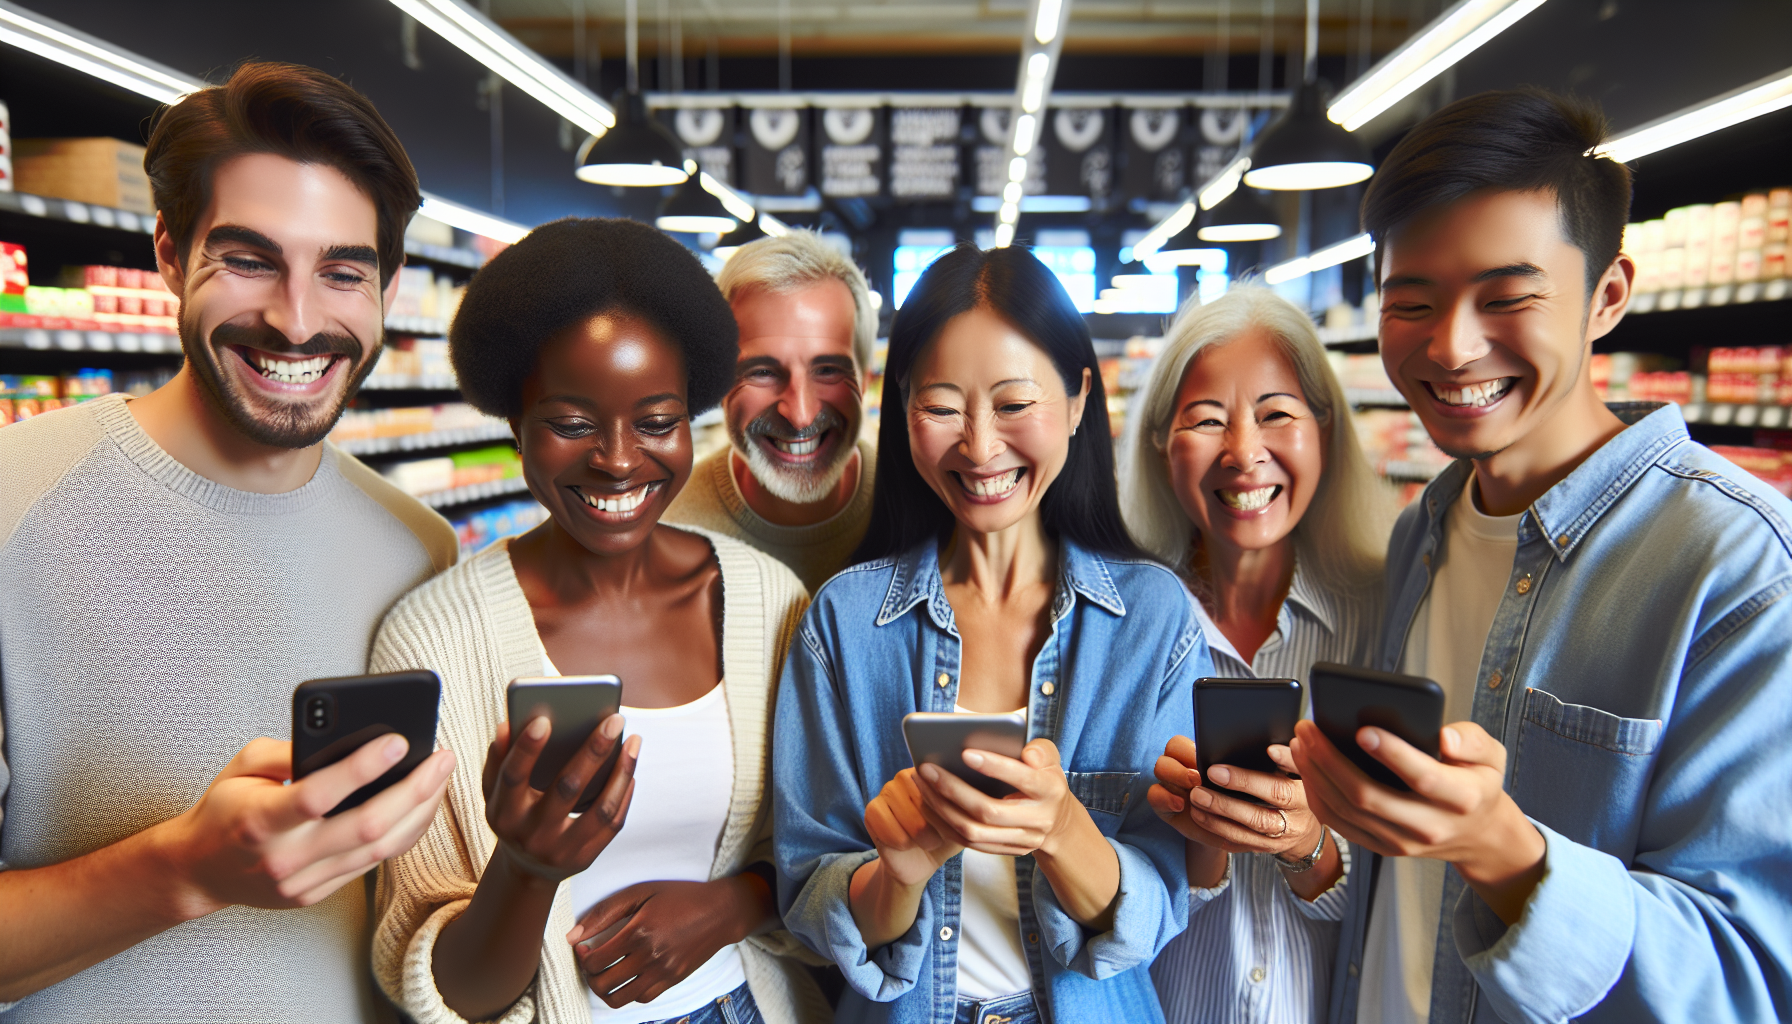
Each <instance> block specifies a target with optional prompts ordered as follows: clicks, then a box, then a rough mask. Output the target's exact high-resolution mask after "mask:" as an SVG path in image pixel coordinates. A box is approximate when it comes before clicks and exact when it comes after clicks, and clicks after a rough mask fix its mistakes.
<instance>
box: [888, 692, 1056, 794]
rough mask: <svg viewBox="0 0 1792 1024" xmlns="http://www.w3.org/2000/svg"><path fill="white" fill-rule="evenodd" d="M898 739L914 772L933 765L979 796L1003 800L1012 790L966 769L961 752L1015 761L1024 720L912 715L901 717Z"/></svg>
mask: <svg viewBox="0 0 1792 1024" xmlns="http://www.w3.org/2000/svg"><path fill="white" fill-rule="evenodd" d="M902 738H903V739H905V740H907V741H908V756H909V758H910V759H911V760H913V761H914V762H915V767H916V768H919V767H921V766H922V765H924V764H937V765H939V766H940V767H941V768H944V769H945V770H946V771H949V772H951V773H952V774H954V775H956V776H958V777H959V778H961V779H963V780H964V781H966V782H968V783H970V784H971V786H972V787H973V788H975V789H976V790H977V791H978V792H980V793H983V794H985V795H988V796H993V797H1004V796H1007V795H1008V794H1010V793H1012V792H1014V787H1013V786H1010V785H1008V784H1007V783H1006V782H1002V781H999V780H997V779H992V778H990V777H989V776H987V775H985V774H983V773H982V772H980V771H977V770H976V769H974V768H971V767H969V766H968V765H966V764H965V763H964V752H965V751H966V750H987V751H989V752H990V753H992V754H1001V755H1003V756H1005V757H1012V758H1014V759H1016V760H1019V759H1020V752H1021V750H1022V748H1024V747H1025V746H1026V745H1027V719H1026V716H1025V715H1023V714H1020V713H1018V712H1016V713H1015V714H1011V715H974V714H958V713H954V712H950V711H916V712H914V713H912V714H907V715H903V716H902Z"/></svg>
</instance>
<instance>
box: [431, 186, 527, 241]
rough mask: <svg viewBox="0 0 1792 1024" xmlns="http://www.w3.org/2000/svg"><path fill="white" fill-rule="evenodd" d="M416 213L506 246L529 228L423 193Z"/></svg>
mask: <svg viewBox="0 0 1792 1024" xmlns="http://www.w3.org/2000/svg"><path fill="white" fill-rule="evenodd" d="M417 212H418V213H420V214H422V215H423V216H425V217H428V218H430V219H431V220H439V221H441V222H442V223H444V224H448V225H450V226H453V227H457V228H460V229H461V230H462V231H470V232H472V233H473V234H475V235H484V236H485V237H487V238H491V239H496V240H497V241H500V242H503V243H505V244H506V245H509V244H513V243H515V242H517V241H520V240H521V239H522V237H523V236H524V235H526V234H528V233H529V228H527V227H524V226H523V225H521V224H518V223H516V222H515V221H508V220H505V219H504V218H502V217H494V216H492V215H491V214H489V213H483V212H481V211H479V210H475V209H473V208H472V207H470V206H462V205H461V204H459V203H456V202H450V201H449V200H447V199H443V198H441V197H440V196H432V195H430V194H429V193H428V192H425V193H423V207H422V209H420V210H418V211H417Z"/></svg>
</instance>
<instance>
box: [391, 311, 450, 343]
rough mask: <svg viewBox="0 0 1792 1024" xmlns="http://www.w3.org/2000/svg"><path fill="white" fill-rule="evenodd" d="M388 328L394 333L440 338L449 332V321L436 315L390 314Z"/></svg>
mask: <svg viewBox="0 0 1792 1024" xmlns="http://www.w3.org/2000/svg"><path fill="white" fill-rule="evenodd" d="M386 330H388V331H391V332H392V333H394V334H423V335H428V336H430V337H436V338H439V337H441V336H442V335H444V334H447V333H448V321H446V320H443V319H442V318H441V317H436V316H390V317H387V318H386Z"/></svg>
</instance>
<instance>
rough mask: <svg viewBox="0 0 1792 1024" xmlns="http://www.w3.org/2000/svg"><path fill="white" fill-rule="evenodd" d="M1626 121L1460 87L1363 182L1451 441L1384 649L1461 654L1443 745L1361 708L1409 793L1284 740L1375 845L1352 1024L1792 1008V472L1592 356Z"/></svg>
mask: <svg viewBox="0 0 1792 1024" xmlns="http://www.w3.org/2000/svg"><path fill="white" fill-rule="evenodd" d="M1604 128H1605V126H1604V119H1603V117H1601V116H1600V115H1599V114H1598V113H1597V112H1595V111H1593V110H1590V109H1588V108H1586V107H1583V106H1581V105H1578V104H1575V103H1572V102H1569V101H1566V100H1563V99H1561V98H1558V97H1554V96H1551V95H1549V94H1546V93H1542V92H1537V91H1522V92H1505V93H1486V94H1482V95H1480V96H1474V97H1470V98H1468V99H1465V100H1461V101H1459V102H1457V103H1454V104H1452V105H1450V106H1448V107H1446V108H1444V109H1443V110H1441V111H1439V112H1438V113H1436V114H1435V115H1433V116H1432V117H1430V118H1428V119H1427V120H1426V121H1425V122H1423V123H1421V124H1420V125H1419V126H1418V127H1417V128H1415V129H1413V131H1412V132H1411V133H1410V134H1408V135H1407V136H1406V138H1405V139H1404V140H1402V141H1401V142H1400V144H1399V145H1398V146H1396V147H1395V149H1394V151H1393V152H1392V153H1390V154H1389V156H1388V159H1387V161H1386V162H1385V163H1384V164H1383V166H1382V167H1381V169H1380V172H1379V173H1378V174H1377V175H1376V178H1375V180H1374V181H1373V182H1372V183H1371V184H1370V187H1369V190H1368V192H1367V194H1366V195H1365V196H1364V199H1363V218H1364V221H1365V223H1366V225H1367V227H1368V229H1369V231H1370V232H1371V234H1372V235H1373V236H1374V238H1375V240H1376V243H1377V260H1376V264H1377V266H1376V269H1377V273H1378V281H1379V285H1380V288H1381V298H1382V320H1381V352H1382V362H1383V363H1384V364H1385V365H1386V367H1387V370H1388V374H1389V376H1390V377H1391V378H1392V379H1393V381H1394V384H1395V386H1396V387H1398V388H1399V389H1400V391H1401V393H1402V394H1404V395H1405V396H1406V398H1407V400H1408V401H1409V402H1411V403H1412V407H1413V409H1414V410H1415V411H1417V413H1418V415H1419V417H1420V419H1421V420H1422V421H1423V422H1424V424H1425V427H1426V429H1427V431H1428V432H1429V433H1430V435H1431V437H1432V439H1433V440H1434V441H1436V443H1437V444H1438V446H1439V447H1440V448H1442V449H1443V450H1444V451H1446V452H1449V453H1450V454H1452V455H1455V456H1456V457H1457V458H1458V459H1459V460H1461V461H1458V462H1457V463H1455V464H1454V465H1453V466H1451V467H1450V468H1449V469H1448V470H1446V471H1445V472H1444V473H1443V474H1441V475H1440V476H1439V477H1438V478H1437V480H1435V481H1434V482H1433V483H1432V484H1431V485H1430V486H1429V487H1428V488H1427V489H1426V491H1425V493H1424V494H1423V495H1422V496H1421V497H1420V499H1419V500H1418V501H1416V502H1414V503H1413V505H1412V506H1411V507H1409V508H1408V509H1407V510H1406V512H1405V514H1404V515H1403V516H1402V517H1401V521H1400V524H1399V526H1398V527H1397V528H1396V529H1395V532H1394V536H1393V539H1392V541H1391V543H1390V548H1389V554H1388V566H1387V572H1388V581H1389V586H1390V593H1389V605H1388V612H1389V614H1388V619H1387V626H1386V630H1385V634H1384V638H1383V644H1382V651H1381V658H1380V661H1381V666H1380V667H1382V668H1384V669H1389V670H1396V671H1406V672H1409V673H1412V674H1418V675H1427V676H1430V677H1432V678H1434V679H1436V680H1437V681H1438V682H1439V683H1440V684H1441V685H1442V686H1443V687H1444V690H1445V693H1446V721H1448V722H1450V723H1451V724H1449V725H1447V726H1446V727H1445V728H1444V729H1443V730H1442V735H1441V737H1440V744H1439V746H1440V749H1441V751H1442V757H1441V759H1439V760H1433V759H1431V758H1430V757H1427V756H1426V755H1424V754H1422V753H1420V752H1419V751H1417V750H1416V749H1414V748H1413V747H1411V746H1409V745H1407V744H1406V743H1404V742H1402V741H1401V740H1399V739H1397V738H1395V737H1393V736H1392V735H1391V734H1389V733H1386V732H1384V731H1382V730H1379V729H1374V728H1364V729H1361V730H1359V731H1358V733H1357V736H1356V740H1357V742H1358V743H1359V744H1360V745H1361V746H1362V747H1363V748H1364V749H1365V750H1367V751H1369V752H1370V754H1371V755H1372V756H1374V757H1375V758H1376V759H1377V760H1379V761H1381V762H1382V763H1384V764H1386V765H1387V766H1388V767H1389V768H1391V769H1393V770H1394V771H1395V772H1396V773H1398V774H1399V775H1400V776H1401V777H1402V778H1403V779H1405V780H1406V781H1407V782H1408V783H1409V784H1410V785H1411V787H1412V790H1413V791H1412V792H1410V793H1405V792H1396V791H1395V790H1393V789H1390V788H1388V787H1385V786H1382V785H1380V784H1378V783H1375V782H1373V781H1371V780H1370V779H1369V778H1368V777H1367V776H1365V775H1364V774H1363V773H1362V772H1361V771H1360V770H1358V769H1357V768H1356V767H1355V766H1354V765H1352V764H1350V763H1349V762H1348V761H1347V760H1346V759H1345V758H1344V757H1343V755H1342V754H1341V753H1340V752H1339V751H1338V750H1337V748H1336V747H1334V746H1333V745H1332V744H1331V743H1329V742H1327V740H1326V739H1325V737H1324V736H1323V735H1322V734H1320V733H1319V731H1318V730H1317V729H1316V728H1314V727H1313V725H1312V724H1311V723H1309V722H1303V723H1301V724H1300V726H1299V728H1298V735H1297V738H1296V740H1295V742H1294V744H1293V750H1294V757H1295V760H1296V762H1297V763H1298V765H1299V767H1300V771H1301V775H1302V777H1303V779H1305V781H1306V785H1307V792H1308V796H1309V798H1310V799H1311V800H1312V801H1313V804H1314V807H1315V809H1316V810H1317V811H1318V813H1319V814H1320V816H1321V818H1322V819H1324V820H1326V821H1327V822H1328V823H1329V824H1331V825H1332V826H1333V827H1334V828H1336V829H1337V830H1338V831H1339V832H1340V833H1341V834H1342V835H1344V836H1345V837H1346V838H1347V839H1349V840H1350V841H1351V842H1352V843H1354V844H1357V846H1358V847H1359V848H1360V849H1361V850H1362V851H1363V860H1364V863H1362V864H1361V866H1360V867H1359V868H1358V869H1357V870H1358V871H1359V872H1360V876H1359V877H1360V878H1361V879H1362V880H1363V883H1364V884H1361V885H1355V884H1353V885H1352V887H1351V894H1350V895H1351V902H1350V906H1349V908H1348V909H1347V911H1346V916H1345V919H1344V934H1343V939H1342V942H1341V944H1340V950H1339V960H1338V968H1339V970H1338V975H1337V979H1336V984H1335V985H1334V986H1333V1002H1332V1013H1331V1016H1332V1019H1333V1020H1334V1021H1336V1022H1340V1024H1348V1022H1351V1021H1358V1020H1361V1021H1365V1022H1378V1024H1379V1022H1384V1021H1391V1022H1404V1021H1412V1020H1418V1021H1423V1020H1430V1021H1434V1022H1441V1024H1458V1022H1469V1021H1476V1022H1479V1021H1494V1020H1506V1021H1527V1022H1531V1021H1536V1022H1542V1021H1565V1020H1567V1019H1569V1018H1580V1019H1585V1020H1596V1021H1623V1022H1634V1021H1655V1020H1660V1021H1698V1022H1701V1024H1718V1022H1728V1021H1773V1020H1784V1019H1787V1017H1788V1016H1789V1015H1792V782H1789V780H1792V744H1788V742H1787V737H1788V734H1789V733H1792V528H1789V527H1788V520H1792V505H1789V504H1788V502H1787V501H1786V499H1785V498H1783V497H1781V496H1780V495H1779V494H1777V493H1775V492H1774V491H1772V490H1771V489H1770V488H1768V487H1767V486H1766V485H1764V484H1763V483H1761V482H1760V481H1758V480H1756V479H1754V478H1753V477H1751V476H1750V475H1749V474H1747V473H1746V472H1744V471H1743V470H1740V469H1738V468H1737V467H1736V466H1734V465H1732V464H1730V463H1729V462H1726V461H1725V460H1723V459H1721V458H1719V457H1718V456H1716V455H1714V454H1713V453H1712V452H1711V451H1710V450H1708V449H1706V448H1705V447H1704V446H1702V445H1700V444H1697V443H1696V442H1694V441H1692V440H1691V439H1689V438H1688V437H1687V434H1686V429H1685V427H1684V425H1683V424H1682V422H1681V419H1680V415H1679V413H1678V411H1677V410H1675V409H1673V408H1653V407H1652V406H1646V405H1643V404H1641V403H1630V404H1623V405H1616V404H1615V405H1612V406H1609V407H1608V406H1607V405H1605V404H1604V403H1602V402H1601V401H1600V400H1599V397H1598V395H1597V393H1596V392H1595V391H1594V389H1593V384H1592V380H1591V376H1590V373H1589V370H1588V364H1589V362H1590V353H1591V349H1592V344H1593V342H1594V341H1596V340H1597V339H1599V338H1601V337H1603V336H1605V335H1606V334H1608V333H1609V332H1610V331H1611V330H1612V328H1613V327H1615V326H1616V325H1617V323H1618V321H1619V319H1620V318H1621V317H1622V316H1623V314H1624V310H1625V306H1626V304H1627V302H1628V300H1629V298H1630V289H1631V282H1632V280H1633V278H1634V276H1635V266H1634V264H1633V263H1632V261H1631V259H1630V257H1628V256H1625V255H1623V254H1621V253H1620V252H1619V245H1620V239H1621V237H1622V232H1623V227H1624V221H1625V219H1626V218H1627V216H1628V214H1629V205H1630V175H1629V171H1628V170H1627V169H1626V168H1625V167H1623V166H1622V165H1620V164H1617V163H1614V162H1613V161H1610V160H1606V159H1602V158H1598V157H1594V156H1591V155H1589V154H1590V153H1591V151H1592V149H1593V148H1594V147H1595V146H1596V145H1597V144H1598V143H1599V142H1600V141H1601V140H1602V137H1603V134H1604ZM1502 545H1503V546H1502ZM1489 556H1491V557H1489ZM1477 569H1486V570H1489V571H1485V572H1477V571H1475V570H1477Z"/></svg>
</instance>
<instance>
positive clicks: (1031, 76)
mask: <svg viewBox="0 0 1792 1024" xmlns="http://www.w3.org/2000/svg"><path fill="white" fill-rule="evenodd" d="M1051 67H1052V57H1051V54H1049V53H1046V52H1045V51H1044V50H1041V51H1039V52H1038V53H1035V54H1034V55H1033V56H1031V57H1028V58H1027V81H1029V82H1043V81H1045V73H1046V72H1047V71H1050V70H1051Z"/></svg>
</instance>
